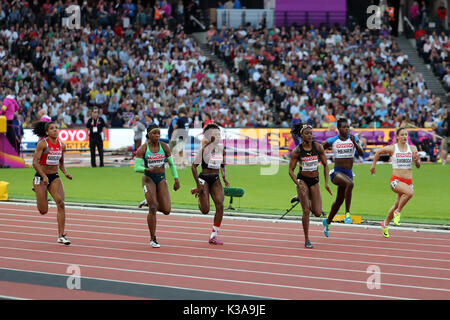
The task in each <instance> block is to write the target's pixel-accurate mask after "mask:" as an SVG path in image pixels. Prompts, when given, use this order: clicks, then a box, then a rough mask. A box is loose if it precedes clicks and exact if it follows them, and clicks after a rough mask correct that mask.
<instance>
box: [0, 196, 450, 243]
mask: <svg viewBox="0 0 450 320" xmlns="http://www.w3.org/2000/svg"><path fill="white" fill-rule="evenodd" d="M20 205H21V204H17V206H20ZM35 206H36V204H30V205H26V207H35ZM0 208H1V205H0ZM49 208H56V206H55V205H51V204H49ZM66 209H76V210H80V211H94V212H108V213H113V212H115V213H126V214H141V215H145V214H147V213H146V212H143V211H139V210H129V209H111V208H90V207H82V206H81V207H80V206H69V205H66ZM6 210H16V211H25V210H20V209H6ZM27 211H29V212H33V213H36V212H37V211H36V210H27ZM74 214H77V213H74ZM79 214H81V215H83V213H79ZM97 216H98V215H97ZM170 216H176V217H182V218H199V219H203V220H204V219H208V220H211V218H212V215H201V214H189V213H176V212H172V213H171V214H170ZM170 216H169V217H170ZM111 217H115V218H118V217H117V216H111ZM162 217H164V216H162ZM275 217H276V216H275ZM125 218H127V217H125ZM130 218H131V219H139V218H133V217H130ZM234 220H236V221H256V222H265V223H276V224H277V228H281V229H287V230H294V229H292V228H282V227H281V226H282V225H297V226H298V225H299V224H301V220H279V219H267V218H253V217H239V216H226V217H225V222H229V221H234ZM185 222H186V223H190V221H189V220H185ZM194 223H195V222H194ZM310 224H311V225H318V226H322V222H319V221H310ZM249 227H250V226H249ZM251 227H253V226H251ZM254 227H255V228H271V227H264V226H254ZM334 227H337V228H356V229H358V228H359V229H366V230H367V229H377V230H378V229H380V227H379V226H378V225H377V226H373V225H358V224H340V223H334V224H333V228H334ZM389 229H390V230H399V231H404V232H425V233H437V234H450V230H441V229H428V228H420V227H411V226H408V227H407V226H404V227H395V226H390V227H389ZM343 233H350V234H354V232H343ZM403 237H405V238H410V236H403ZM422 239H427V238H422ZM430 239H436V238H430ZM439 240H442V241H448V240H450V239H448V238H447V239H445V238H442V239H439Z"/></svg>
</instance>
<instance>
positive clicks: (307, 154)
mask: <svg viewBox="0 0 450 320" xmlns="http://www.w3.org/2000/svg"><path fill="white" fill-rule="evenodd" d="M291 132H292V134H293V135H297V136H298V137H300V138H301V139H302V143H301V144H299V145H298V146H297V147H296V148H295V149H294V150H292V153H291V160H290V162H289V176H290V177H291V179H292V181H294V183H295V184H296V186H297V194H298V198H299V199H300V203H301V204H302V210H303V217H302V224H303V232H304V234H305V248H314V246H313V245H312V244H311V242H310V241H309V213H310V212H312V213H313V214H314V215H315V216H316V217H320V215H321V214H322V196H321V195H320V186H319V171H318V165H319V160H320V162H322V164H323V170H324V175H325V189H326V190H327V191H328V192H329V193H330V194H331V195H332V193H331V190H330V187H329V186H328V164H327V158H326V156H325V150H324V149H323V146H322V145H321V144H320V143H318V142H315V141H313V132H312V127H311V126H310V125H306V124H305V125H301V124H296V125H295V126H294V129H292V131H291ZM297 162H298V163H299V167H300V170H299V172H298V174H297V176H295V173H294V170H295V167H296V165H297Z"/></svg>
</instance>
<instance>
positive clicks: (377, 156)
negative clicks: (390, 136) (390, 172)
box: [370, 145, 394, 174]
mask: <svg viewBox="0 0 450 320" xmlns="http://www.w3.org/2000/svg"><path fill="white" fill-rule="evenodd" d="M393 153H394V146H393V145H390V146H386V147H383V148H380V149H378V150H377V152H376V153H375V156H374V157H373V162H372V166H371V167H370V172H371V173H372V174H375V172H376V170H375V166H376V165H377V162H378V159H380V155H382V154H388V155H390V156H391V155H392V154H393Z"/></svg>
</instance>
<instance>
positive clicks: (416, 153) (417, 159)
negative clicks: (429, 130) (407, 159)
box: [413, 152, 420, 163]
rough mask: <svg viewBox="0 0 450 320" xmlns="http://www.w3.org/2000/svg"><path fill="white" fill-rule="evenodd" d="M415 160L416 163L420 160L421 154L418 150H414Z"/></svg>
mask: <svg viewBox="0 0 450 320" xmlns="http://www.w3.org/2000/svg"><path fill="white" fill-rule="evenodd" d="M413 160H414V162H415V163H417V162H419V161H420V156H419V153H418V152H414V153H413Z"/></svg>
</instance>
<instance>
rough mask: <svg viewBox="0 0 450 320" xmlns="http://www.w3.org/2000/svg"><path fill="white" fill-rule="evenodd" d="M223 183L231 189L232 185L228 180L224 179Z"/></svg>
mask: <svg viewBox="0 0 450 320" xmlns="http://www.w3.org/2000/svg"><path fill="white" fill-rule="evenodd" d="M223 182H224V183H225V187H227V188H229V187H230V183H229V182H228V180H227V179H223Z"/></svg>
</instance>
